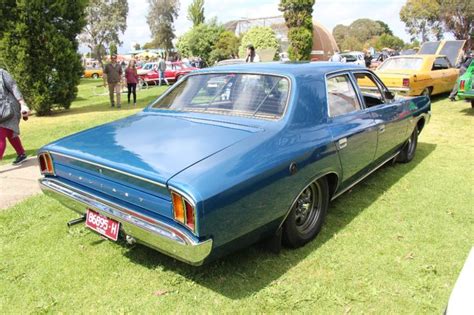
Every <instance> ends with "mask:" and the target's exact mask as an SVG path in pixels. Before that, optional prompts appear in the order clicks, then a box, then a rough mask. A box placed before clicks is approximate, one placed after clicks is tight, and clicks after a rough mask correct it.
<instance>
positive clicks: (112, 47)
mask: <svg viewBox="0 0 474 315" xmlns="http://www.w3.org/2000/svg"><path fill="white" fill-rule="evenodd" d="M109 53H110V54H111V55H116V54H117V44H115V43H114V42H112V43H110V45H109Z"/></svg>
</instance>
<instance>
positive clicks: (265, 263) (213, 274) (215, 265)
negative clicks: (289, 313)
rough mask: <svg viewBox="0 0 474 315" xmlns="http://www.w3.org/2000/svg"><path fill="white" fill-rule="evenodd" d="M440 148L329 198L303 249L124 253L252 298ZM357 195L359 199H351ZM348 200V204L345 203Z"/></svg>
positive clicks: (422, 149)
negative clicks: (198, 259)
mask: <svg viewBox="0 0 474 315" xmlns="http://www.w3.org/2000/svg"><path fill="white" fill-rule="evenodd" d="M435 149H436V145H435V144H431V143H418V148H417V152H416V156H415V158H414V159H413V161H411V162H410V163H407V164H395V165H394V166H392V165H391V164H390V163H388V164H387V165H386V166H384V167H382V168H381V169H379V170H377V171H376V172H374V173H373V174H372V175H371V176H369V177H368V178H366V179H365V180H363V181H362V182H361V183H359V184H358V185H356V186H355V187H354V188H353V189H352V190H351V191H350V192H347V193H345V194H343V195H342V196H341V197H339V198H338V199H336V200H335V201H333V202H331V203H330V205H329V211H328V215H327V217H326V222H325V225H324V227H323V229H322V230H321V232H320V234H319V235H318V236H317V237H316V239H315V240H313V241H312V242H310V243H308V244H306V245H305V246H304V247H302V248H299V249H296V250H290V249H285V248H283V249H282V251H281V252H280V254H273V253H272V252H270V251H269V250H267V249H265V248H264V247H263V246H262V244H256V245H253V246H250V247H249V248H246V249H243V250H240V251H238V252H235V253H231V254H229V255H227V256H225V257H223V258H221V259H218V260H216V261H213V262H211V263H209V264H206V265H204V266H201V267H193V266H189V265H187V264H185V263H182V262H179V261H176V260H174V259H172V258H170V257H168V256H165V255H163V254H160V253H158V252H157V251H154V250H152V249H150V248H147V247H145V246H141V245H136V246H134V247H133V248H132V249H130V250H129V251H127V252H126V253H125V256H126V257H128V258H129V259H130V260H131V261H132V262H134V263H137V264H140V265H142V266H145V267H147V268H150V269H162V270H171V271H173V272H176V273H178V274H181V275H182V276H184V277H186V278H187V279H189V280H191V281H194V282H195V283H197V284H199V285H201V286H203V287H206V288H209V289H211V290H213V291H215V292H217V293H220V294H222V295H224V296H226V297H228V298H231V299H242V298H245V297H248V296H251V295H253V294H255V293H257V292H258V291H260V290H262V289H264V288H266V287H267V286H269V285H271V283H272V282H273V281H276V280H278V279H279V278H280V277H282V275H284V274H285V273H286V272H287V271H288V270H290V269H291V268H292V267H294V266H296V265H297V264H298V263H300V262H301V261H302V260H304V259H305V258H306V257H307V256H308V255H310V254H311V253H312V252H314V251H315V250H317V249H318V248H319V247H320V246H322V245H324V244H325V243H326V242H327V241H329V240H331V239H332V238H333V237H334V235H335V234H337V233H338V232H339V231H340V230H342V229H344V227H345V226H346V225H348V224H350V222H351V221H352V220H353V219H354V218H356V217H357V216H358V215H359V214H360V213H361V212H363V211H364V210H365V209H366V208H368V207H369V206H370V205H372V204H373V203H374V202H375V201H376V200H377V199H378V198H379V197H380V196H381V195H383V194H384V192H386V191H387V190H388V189H389V188H390V187H391V186H392V185H394V184H395V183H397V182H398V181H399V180H400V179H401V178H402V177H403V176H405V175H406V174H407V173H409V172H410V171H411V170H413V169H414V168H415V167H416V166H417V165H418V164H420V163H421V162H422V161H423V160H424V159H425V158H426V157H428V156H429V155H430V154H431V153H432V152H433V151H434V150H435ZM355 194H357V195H358V196H360V198H352V196H354V195H355ZM349 200H350V205H351V206H350V207H347V204H348V202H349Z"/></svg>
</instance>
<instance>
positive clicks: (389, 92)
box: [385, 90, 395, 100]
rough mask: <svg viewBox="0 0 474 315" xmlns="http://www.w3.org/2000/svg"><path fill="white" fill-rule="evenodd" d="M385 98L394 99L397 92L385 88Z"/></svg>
mask: <svg viewBox="0 0 474 315" xmlns="http://www.w3.org/2000/svg"><path fill="white" fill-rule="evenodd" d="M385 98H386V99H387V100H393V99H394V98H395V93H393V92H391V91H388V90H385Z"/></svg>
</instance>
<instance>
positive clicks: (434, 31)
mask: <svg viewBox="0 0 474 315" xmlns="http://www.w3.org/2000/svg"><path fill="white" fill-rule="evenodd" d="M439 12H440V4H439V2H437V1H436V0H407V3H406V4H405V5H404V6H403V7H402V9H401V10H400V20H402V21H403V22H404V23H405V25H406V29H407V31H408V33H409V34H410V35H411V36H412V39H415V38H417V37H419V38H420V39H421V42H426V41H428V40H429V39H430V34H431V35H434V37H435V38H436V39H440V38H441V37H442V27H441V24H442V22H441V21H440V19H439Z"/></svg>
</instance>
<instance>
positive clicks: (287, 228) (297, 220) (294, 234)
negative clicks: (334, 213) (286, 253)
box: [283, 178, 329, 248]
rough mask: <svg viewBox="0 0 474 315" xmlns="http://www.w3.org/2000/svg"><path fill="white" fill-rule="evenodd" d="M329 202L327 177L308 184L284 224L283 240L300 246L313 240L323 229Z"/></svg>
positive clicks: (289, 244)
mask: <svg viewBox="0 0 474 315" xmlns="http://www.w3.org/2000/svg"><path fill="white" fill-rule="evenodd" d="M328 204H329V189H328V183H327V180H326V179H325V178H320V179H318V180H317V181H315V182H314V183H312V184H311V185H309V186H307V187H306V188H305V189H304V190H303V191H302V192H301V193H300V194H299V195H298V197H297V198H296V200H295V202H294V203H293V206H292V208H291V210H290V213H289V215H288V217H287V218H286V220H285V223H284V224H283V242H284V243H285V244H286V245H288V246H289V247H293V248H296V247H300V246H303V245H304V244H306V243H307V242H309V241H311V240H312V239H313V238H314V237H315V236H316V235H317V234H318V233H319V231H320V230H321V227H322V225H323V222H324V218H325V216H326V212H327V208H328Z"/></svg>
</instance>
